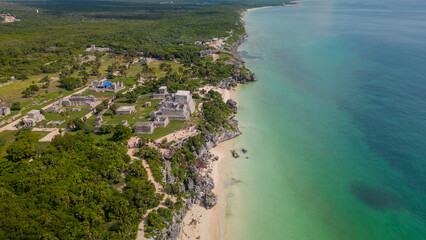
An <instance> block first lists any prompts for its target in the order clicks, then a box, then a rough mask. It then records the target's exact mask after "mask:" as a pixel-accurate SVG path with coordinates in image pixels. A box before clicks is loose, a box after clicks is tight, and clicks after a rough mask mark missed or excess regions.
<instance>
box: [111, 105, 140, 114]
mask: <svg viewBox="0 0 426 240" xmlns="http://www.w3.org/2000/svg"><path fill="white" fill-rule="evenodd" d="M135 112H136V108H135V106H121V107H119V108H118V109H117V110H116V111H115V114H117V115H130V114H132V113H135Z"/></svg>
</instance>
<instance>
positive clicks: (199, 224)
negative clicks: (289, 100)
mask: <svg viewBox="0 0 426 240" xmlns="http://www.w3.org/2000/svg"><path fill="white" fill-rule="evenodd" d="M272 7H275V6H264V7H257V8H250V9H247V10H245V11H244V12H242V13H241V17H240V20H241V22H242V23H243V25H244V16H245V14H246V13H248V12H252V11H255V10H260V9H267V8H272ZM247 36H248V35H247V33H245V32H244V34H242V35H241V36H240V39H239V41H238V42H236V43H234V44H233V47H232V48H233V51H232V52H233V55H234V57H235V58H236V59H238V60H239V61H241V62H242V63H244V62H243V60H242V58H241V56H240V55H239V53H238V47H239V46H240V45H241V44H242V42H243V40H244V39H245V38H246V37H247ZM239 86H240V84H238V85H237V87H235V88H232V89H222V88H218V87H213V86H207V87H205V89H206V90H207V91H208V90H210V89H213V90H215V91H218V92H219V93H220V94H221V95H222V98H223V100H224V101H225V102H226V101H227V100H228V99H232V100H233V101H235V102H237V106H239V101H238V91H239V88H240V87H239ZM235 141H236V139H235V138H232V139H229V140H227V141H224V142H221V143H219V144H218V145H217V146H216V147H214V148H212V149H210V153H212V154H213V155H215V156H217V157H218V160H217V161H212V162H210V164H209V166H208V167H207V168H206V169H205V171H204V172H211V177H212V178H213V182H214V184H215V187H214V188H213V190H212V191H213V193H214V194H216V196H217V197H218V203H217V204H216V206H214V207H213V208H212V209H206V208H204V207H201V206H200V205H198V204H194V205H193V207H192V209H190V210H188V212H187V214H186V216H185V218H184V219H183V223H182V230H181V232H180V234H179V237H178V239H179V240H188V239H215V240H216V239H228V238H229V234H230V229H229V227H228V224H227V222H226V216H227V215H228V214H229V205H228V202H229V201H228V200H229V199H228V198H229V196H230V195H232V193H230V189H229V187H231V186H232V185H234V184H235V183H237V181H236V180H235V179H234V178H233V177H232V176H231V174H230V172H229V170H230V169H229V168H227V164H229V161H227V160H229V159H232V153H231V150H233V149H234V145H235Z"/></svg>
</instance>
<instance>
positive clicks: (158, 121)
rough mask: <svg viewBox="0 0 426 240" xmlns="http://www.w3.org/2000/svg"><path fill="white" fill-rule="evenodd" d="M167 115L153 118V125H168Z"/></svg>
mask: <svg viewBox="0 0 426 240" xmlns="http://www.w3.org/2000/svg"><path fill="white" fill-rule="evenodd" d="M169 122H170V120H169V117H158V118H156V119H155V120H154V126H155V127H166V126H167V125H169Z"/></svg>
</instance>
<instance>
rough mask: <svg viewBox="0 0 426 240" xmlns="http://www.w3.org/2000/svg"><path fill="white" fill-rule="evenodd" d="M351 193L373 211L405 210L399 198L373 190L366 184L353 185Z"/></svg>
mask: <svg viewBox="0 0 426 240" xmlns="http://www.w3.org/2000/svg"><path fill="white" fill-rule="evenodd" d="M351 192H352V193H353V194H354V195H355V196H356V197H357V198H358V199H359V200H360V201H362V202H363V203H364V204H365V205H367V206H368V207H370V208H372V209H376V210H386V209H396V210H401V209H403V204H402V202H401V199H400V198H399V197H398V196H396V195H395V194H393V193H390V192H386V191H383V190H380V189H376V188H372V187H370V186H368V185H366V184H364V183H353V184H352V185H351Z"/></svg>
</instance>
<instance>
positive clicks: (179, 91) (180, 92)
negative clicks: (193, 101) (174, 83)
mask: <svg viewBox="0 0 426 240" xmlns="http://www.w3.org/2000/svg"><path fill="white" fill-rule="evenodd" d="M176 95H179V96H188V95H191V92H190V91H187V90H178V91H177V92H176Z"/></svg>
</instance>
